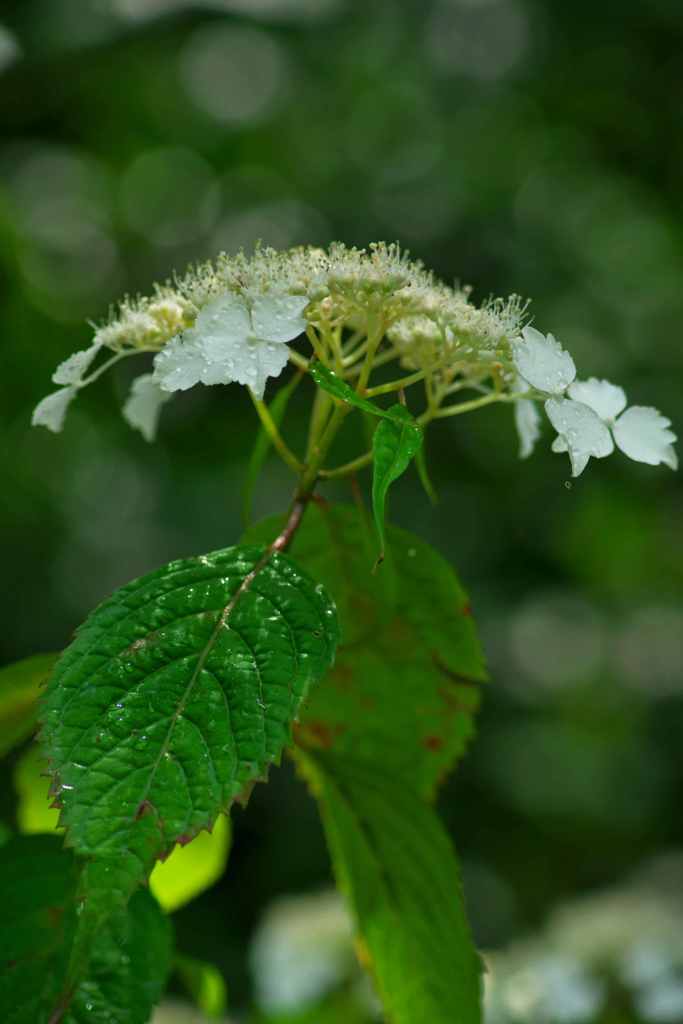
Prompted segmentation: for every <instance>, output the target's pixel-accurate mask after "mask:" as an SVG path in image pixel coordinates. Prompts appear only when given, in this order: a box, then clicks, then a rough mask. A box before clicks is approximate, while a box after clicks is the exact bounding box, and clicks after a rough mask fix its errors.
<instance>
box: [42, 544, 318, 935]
mask: <svg viewBox="0 0 683 1024" xmlns="http://www.w3.org/2000/svg"><path fill="white" fill-rule="evenodd" d="M336 643H337V621H336V614H335V610H334V605H333V604H332V602H331V600H330V598H329V597H328V596H327V594H326V592H325V590H324V588H323V587H322V586H317V585H316V584H315V583H314V582H313V581H312V580H311V579H310V578H309V577H308V576H307V575H306V574H305V573H304V572H302V571H301V570H300V569H299V568H298V567H297V566H296V564H295V563H294V562H292V561H291V560H290V559H289V558H288V557H286V556H284V555H282V554H279V553H275V554H268V553H267V552H266V549H265V548H264V547H255V546H248V547H244V546H241V547H232V548H227V549H226V550H223V551H217V552H214V553H213V554H210V555H205V556H201V557H199V558H190V559H185V560H182V561H177V562H172V563H171V564H170V565H167V566H164V567H163V568H161V569H159V570H157V571H156V572H153V573H150V574H149V575H147V576H144V577H142V579H139V580H135V581H133V582H132V583H129V584H128V585H127V586H125V587H123V588H122V589H121V590H119V591H117V592H116V593H115V594H114V595H113V596H112V597H111V598H109V599H108V600H107V601H105V602H104V604H102V605H100V607H99V608H97V609H96V610H95V611H94V612H93V613H92V614H91V615H90V616H89V618H88V619H87V620H86V622H85V623H84V624H83V626H81V628H80V629H79V630H78V632H77V634H76V639H75V640H74V642H73V643H72V644H71V646H70V647H69V648H68V649H67V650H66V651H65V652H64V654H63V655H62V657H61V658H60V660H59V662H58V664H57V666H56V669H55V671H54V674H53V676H52V678H51V680H50V684H49V687H48V689H47V692H46V695H45V700H44V704H43V709H42V719H43V742H44V747H45V751H46V753H47V756H48V758H49V760H50V770H51V772H52V774H53V777H54V790H55V792H56V794H57V797H58V799H59V801H60V802H61V804H62V807H63V810H62V816H61V824H63V825H64V826H65V827H66V829H67V840H68V842H69V843H70V844H71V845H73V847H74V848H75V849H76V851H77V852H79V853H81V854H84V855H86V856H88V857H89V858H92V860H90V861H89V863H88V865H87V867H86V869H85V871H84V876H83V878H84V881H83V884H84V886H85V891H86V894H88V895H89V898H90V899H91V903H92V907H93V908H99V909H98V911H97V916H98V918H99V919H100V920H101V919H102V918H103V917H105V916H106V915H107V914H108V913H110V912H111V909H112V907H113V906H115V905H116V902H117V901H119V902H125V899H126V898H127V895H128V894H129V893H130V892H131V891H132V890H133V888H134V887H135V885H136V884H137V883H138V882H139V881H140V880H141V878H142V877H143V876H144V875H145V874H146V873H148V871H149V869H150V867H151V864H152V862H153V860H154V859H155V858H156V857H159V856H163V855H165V854H167V853H169V852H170V850H171V849H172V848H173V846H174V845H175V844H176V843H178V842H179V843H185V842H189V841H190V840H191V839H192V838H193V836H195V835H196V834H197V833H198V832H199V831H200V830H201V829H205V828H209V827H210V826H211V825H212V823H213V821H214V820H215V818H216V815H217V814H218V813H219V811H221V810H225V809H227V808H228V807H229V806H230V804H231V803H232V801H233V800H235V799H236V798H237V797H239V796H240V794H243V793H244V792H245V790H246V789H248V788H249V787H250V786H251V785H253V784H254V782H256V781H258V780H259V779H261V778H263V777H264V775H265V773H266V771H267V769H268V767H269V765H270V764H272V763H273V762H275V761H277V760H278V759H279V757H280V754H281V752H282V749H283V747H284V746H286V744H287V743H288V742H289V740H290V735H291V726H292V722H293V720H294V718H295V717H296V715H297V714H298V711H299V707H300V704H301V701H302V700H303V698H304V697H305V696H306V694H307V693H308V690H309V687H310V686H311V685H312V684H313V683H314V682H316V681H317V680H318V679H319V678H320V677H321V676H322V675H323V673H324V672H325V671H326V670H327V668H328V667H329V666H330V664H331V662H332V659H333V656H334V651H335V647H336Z"/></svg>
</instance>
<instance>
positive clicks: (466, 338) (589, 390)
mask: <svg viewBox="0 0 683 1024" xmlns="http://www.w3.org/2000/svg"><path fill="white" fill-rule="evenodd" d="M526 309H527V307H526V303H524V302H522V301H521V300H520V299H519V297H518V296H514V295H513V296H511V297H510V298H509V299H507V300H503V299H491V300H489V301H487V302H485V303H484V304H483V305H482V306H481V307H477V306H475V305H474V304H473V303H472V302H471V301H470V292H469V290H468V289H462V288H450V287H448V286H447V285H445V284H443V283H442V282H440V281H437V280H436V279H435V278H434V276H433V275H432V274H431V273H430V272H429V271H427V270H425V268H424V267H423V266H422V264H421V263H419V262H414V261H411V260H409V259H408V258H407V257H406V255H405V253H403V252H401V250H400V248H399V247H398V246H397V245H385V244H384V243H376V244H375V245H372V246H370V248H369V249H368V250H358V249H348V248H346V247H345V246H343V245H341V244H339V243H335V244H333V245H331V246H330V247H329V249H328V250H322V249H316V248H312V247H305V248H297V249H291V250H288V251H286V252H277V251H275V250H273V249H268V248H257V249H256V251H255V252H254V253H253V255H251V256H249V257H247V256H245V255H244V254H243V253H239V254H238V255H236V256H226V255H224V254H223V255H221V256H219V257H218V258H217V260H216V261H215V263H206V264H202V265H200V266H197V267H194V268H192V269H190V271H189V272H188V273H187V274H186V275H185V276H184V277H182V278H178V279H177V280H175V281H173V282H170V283H167V284H165V285H163V286H161V287H158V288H157V289H156V291H155V292H154V294H153V295H152V296H150V297H147V298H138V299H136V300H129V299H126V300H124V302H123V303H122V304H121V306H120V307H119V309H118V310H116V311H115V313H114V315H112V317H111V319H110V321H109V322H108V323H107V324H105V325H103V326H101V327H99V328H97V330H96V332H95V337H94V339H93V343H92V345H90V347H89V348H87V349H85V350H83V351H82V352H76V353H75V354H74V355H72V356H70V357H69V358H68V359H67V360H66V361H65V362H63V363H62V364H61V365H60V366H59V367H58V368H57V371H56V372H55V374H54V376H53V378H52V379H53V380H54V382H55V383H56V384H60V385H61V388H60V390H59V391H56V392H54V393H53V394H51V395H48V396H47V398H45V399H43V401H42V402H40V403H39V405H38V406H37V407H36V409H35V411H34V414H33V422H34V423H35V424H40V425H42V426H45V427H48V429H50V430H53V431H59V430H61V428H62V425H63V422H64V417H65V415H66V411H67V408H68V406H69V404H70V403H71V401H72V400H73V398H74V397H75V395H76V394H77V393H78V391H79V390H80V389H81V388H83V387H84V386H85V385H87V384H89V383H90V382H91V381H93V380H95V379H96V378H97V377H98V376H99V375H100V373H101V372H103V371H104V370H105V369H106V368H107V367H108V366H109V365H111V364H113V363H114V362H117V361H118V360H120V359H122V358H124V357H126V356H129V355H134V354H137V353H140V352H151V353H154V366H153V370H152V372H151V373H145V374H143V375H142V376H140V377H138V378H137V380H135V381H134V383H133V387H132V390H131V393H130V395H129V397H128V399H127V401H126V403H125V405H124V408H123V414H124V416H125V418H126V420H127V421H128V422H129V423H130V424H131V426H133V427H135V428H136V429H137V430H139V431H140V432H141V433H142V434H143V436H144V437H145V438H146V439H147V440H152V439H153V437H154V435H155V432H156V426H157V421H158V417H159V413H160V410H161V408H162V406H163V405H164V403H165V402H166V401H168V399H169V397H170V395H171V394H172V393H173V392H175V391H184V390H186V389H187V388H191V387H193V386H194V385H195V384H199V383H201V384H205V385H213V384H228V383H231V382H237V383H239V384H242V385H245V386H247V387H248V388H249V389H250V390H251V392H252V393H253V395H254V396H255V397H256V398H257V399H262V397H263V394H264V390H265V386H266V382H267V380H268V378H270V377H277V376H279V374H280V373H281V372H282V371H283V369H284V367H285V366H286V364H287V361H288V360H289V359H291V360H292V361H296V362H298V365H299V366H302V367H304V368H305V366H306V362H305V359H304V357H302V356H301V355H298V354H296V353H292V352H291V351H290V349H289V348H288V343H289V342H291V341H293V340H294V339H295V338H297V337H298V336H299V335H300V334H303V333H304V332H306V333H307V334H308V336H309V338H310V340H311V343H312V344H313V346H314V349H315V351H316V355H317V357H318V358H325V352H326V351H327V350H328V349H329V351H330V352H331V351H332V347H333V344H332V340H333V341H334V345H336V346H337V356H336V358H337V361H336V362H335V363H334V365H333V367H332V368H334V369H338V367H339V365H340V364H339V358H340V357H341V358H342V360H344V359H347V358H348V362H346V363H343V364H342V365H345V366H348V367H349V368H351V367H353V364H354V362H355V361H356V358H357V354H358V353H360V354H361V355H362V354H363V352H364V351H366V350H367V349H370V350H371V351H372V353H373V357H374V358H377V359H380V360H381V361H382V362H383V363H386V362H389V361H391V360H395V361H397V362H398V363H400V365H401V366H403V367H405V368H407V369H409V370H411V371H416V373H414V374H413V378H417V380H420V379H421V378H424V387H425V389H426V397H427V399H428V403H429V407H428V413H427V416H428V418H431V417H432V416H433V415H434V413H435V412H437V414H438V415H444V414H447V415H450V414H451V412H456V411H457V406H456V407H453V409H451V407H449V406H448V404H446V406H444V403H448V402H449V401H451V396H452V395H453V394H454V393H455V392H457V391H460V390H462V389H463V388H471V389H474V390H476V391H479V392H480V393H482V394H483V395H484V396H488V397H487V398H486V401H487V402H488V401H493V400H499V399H500V400H507V401H510V400H513V401H515V418H516V423H517V428H518V431H519V434H520V440H521V448H520V454H521V456H522V457H526V456H528V455H529V454H530V453H531V451H532V450H533V447H534V444H535V442H536V440H537V438H538V436H539V432H540V417H539V415H538V412H537V409H536V404H535V403H536V402H539V401H541V402H543V403H544V404H545V410H546V413H547V415H548V418H549V419H550V421H551V423H552V425H553V426H554V427H555V429H556V430H557V433H558V436H557V438H556V439H555V441H554V443H553V446H552V447H553V451H557V452H568V453H569V457H570V459H571V463H572V471H573V474H574V476H578V474H579V473H581V472H582V470H583V469H584V467H585V466H586V463H587V462H588V460H589V458H590V457H591V456H592V457H594V458H604V457H605V456H606V455H609V454H610V453H611V452H612V451H613V450H614V445H615V443H616V445H617V446H618V447H619V448H620V449H621V450H622V451H623V452H625V453H626V454H627V455H628V456H630V457H631V458H633V459H636V460H638V461H641V462H647V463H649V464H651V465H657V464H658V463H660V462H663V463H665V464H666V465H668V466H671V467H672V468H675V467H676V454H675V452H674V449H673V447H672V443H673V441H674V440H675V436H674V434H673V433H672V432H671V431H670V429H669V427H670V423H669V421H668V420H667V419H665V418H664V417H663V416H661V415H660V413H658V412H657V410H656V409H650V408H645V407H641V406H634V407H632V408H630V409H625V406H626V397H625V395H624V392H623V391H622V390H621V388H618V387H616V386H614V385H612V384H609V383H608V382H607V381H598V380H595V379H594V378H591V379H589V380H587V381H577V380H575V377H576V368H575V366H574V361H573V360H572V358H571V356H570V355H569V353H567V352H565V351H564V350H563V349H562V347H561V346H560V345H559V343H558V342H557V341H555V339H554V338H553V336H552V335H550V334H549V335H547V336H545V335H543V334H541V333H540V332H539V331H537V330H536V329H535V328H533V327H530V326H528V325H527V326H525V325H524V321H525V319H526ZM371 338H372V341H371V340H370V339H371ZM378 338H379V339H380V340H379V343H377V339H378ZM316 339H317V341H318V342H319V344H316ZM331 339H332V340H331ZM347 342H348V344H347ZM326 346H327V347H326ZM340 346H341V349H340ZM349 346H350V347H349ZM354 346H355V348H354ZM104 350H108V351H109V353H110V356H109V359H108V360H107V361H106V362H104V363H101V364H100V365H99V366H98V367H97V368H96V369H95V370H94V372H93V371H92V366H93V365H94V364H95V363H96V361H98V356H99V354H100V353H101V352H103V351H104ZM321 352H322V355H321ZM112 353H113V354H112ZM349 353H350V354H349ZM349 372H350V373H351V374H353V370H352V369H350V371H349ZM88 374H89V376H88ZM520 392H522V393H523V397H521V398H520V397H518V396H519V394H520Z"/></svg>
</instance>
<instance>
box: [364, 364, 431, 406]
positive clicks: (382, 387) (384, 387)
mask: <svg viewBox="0 0 683 1024" xmlns="http://www.w3.org/2000/svg"><path fill="white" fill-rule="evenodd" d="M375 365H377V363H376V362H375ZM424 377H425V371H424V370H418V371H417V373H412V374H411V375H410V376H409V377H402V378H401V379H400V380H391V381H389V383H388V384H379V385H378V386H377V387H375V388H368V389H367V390H366V392H365V397H366V398H374V397H375V396H376V395H388V394H389V393H390V392H391V391H400V390H401V388H407V387H410V385H411V384H417V382H418V381H420V380H424Z"/></svg>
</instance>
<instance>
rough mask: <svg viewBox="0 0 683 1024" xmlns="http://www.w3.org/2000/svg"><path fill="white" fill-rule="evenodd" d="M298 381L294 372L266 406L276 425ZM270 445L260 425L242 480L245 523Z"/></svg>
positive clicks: (249, 515) (265, 432) (281, 417)
mask: <svg viewBox="0 0 683 1024" xmlns="http://www.w3.org/2000/svg"><path fill="white" fill-rule="evenodd" d="M300 381H301V374H300V373H297V374H295V375H294V376H293V377H292V379H291V380H290V381H289V382H288V383H287V384H285V386H284V387H282V388H280V390H279V391H278V393H277V394H276V396H275V398H274V399H273V401H272V402H271V403H270V405H269V406H268V412H269V413H270V417H271V419H272V421H273V423H274V424H275V426H276V427H279V426H280V424H281V423H282V420H283V418H284V415H285V412H286V411H287V406H288V404H289V400H290V398H291V397H292V395H293V394H294V391H295V390H296V388H297V386H298V384H299V382H300ZM271 446H272V441H271V440H270V436H269V434H268V431H267V430H265V428H264V427H263V426H261V427H260V428H259V432H258V434H257V436H256V441H255V442H254V447H253V449H252V453H251V458H250V459H249V465H248V467H247V475H246V478H245V481H244V491H243V495H242V518H243V520H244V522H245V524H246V525H248V524H249V523H250V522H251V503H252V499H253V497H254V488H255V487H256V481H257V480H258V478H259V474H260V473H261V470H262V468H263V464H264V462H265V461H266V458H267V456H268V452H269V451H270V449H271Z"/></svg>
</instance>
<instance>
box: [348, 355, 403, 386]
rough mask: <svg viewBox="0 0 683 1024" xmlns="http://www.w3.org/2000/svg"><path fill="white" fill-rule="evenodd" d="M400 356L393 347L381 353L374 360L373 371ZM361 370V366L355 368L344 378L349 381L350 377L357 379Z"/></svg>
mask: <svg viewBox="0 0 683 1024" xmlns="http://www.w3.org/2000/svg"><path fill="white" fill-rule="evenodd" d="M398 355H399V353H398V350H397V349H395V348H393V347H392V348H388V349H385V351H384V352H380V354H379V355H378V356H375V358H374V359H373V361H372V368H373V370H374V369H375V368H376V367H378V366H383V365H384V364H385V363H390V362H391V360H392V359H396V358H397V357H398ZM361 370H362V367H361V366H353V367H352V368H351V369H350V370H349V371H348V372H347V373H345V374H344V377H345V378H346V379H348V378H350V377H357V376H358V375H359V374H360V372H361Z"/></svg>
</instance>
